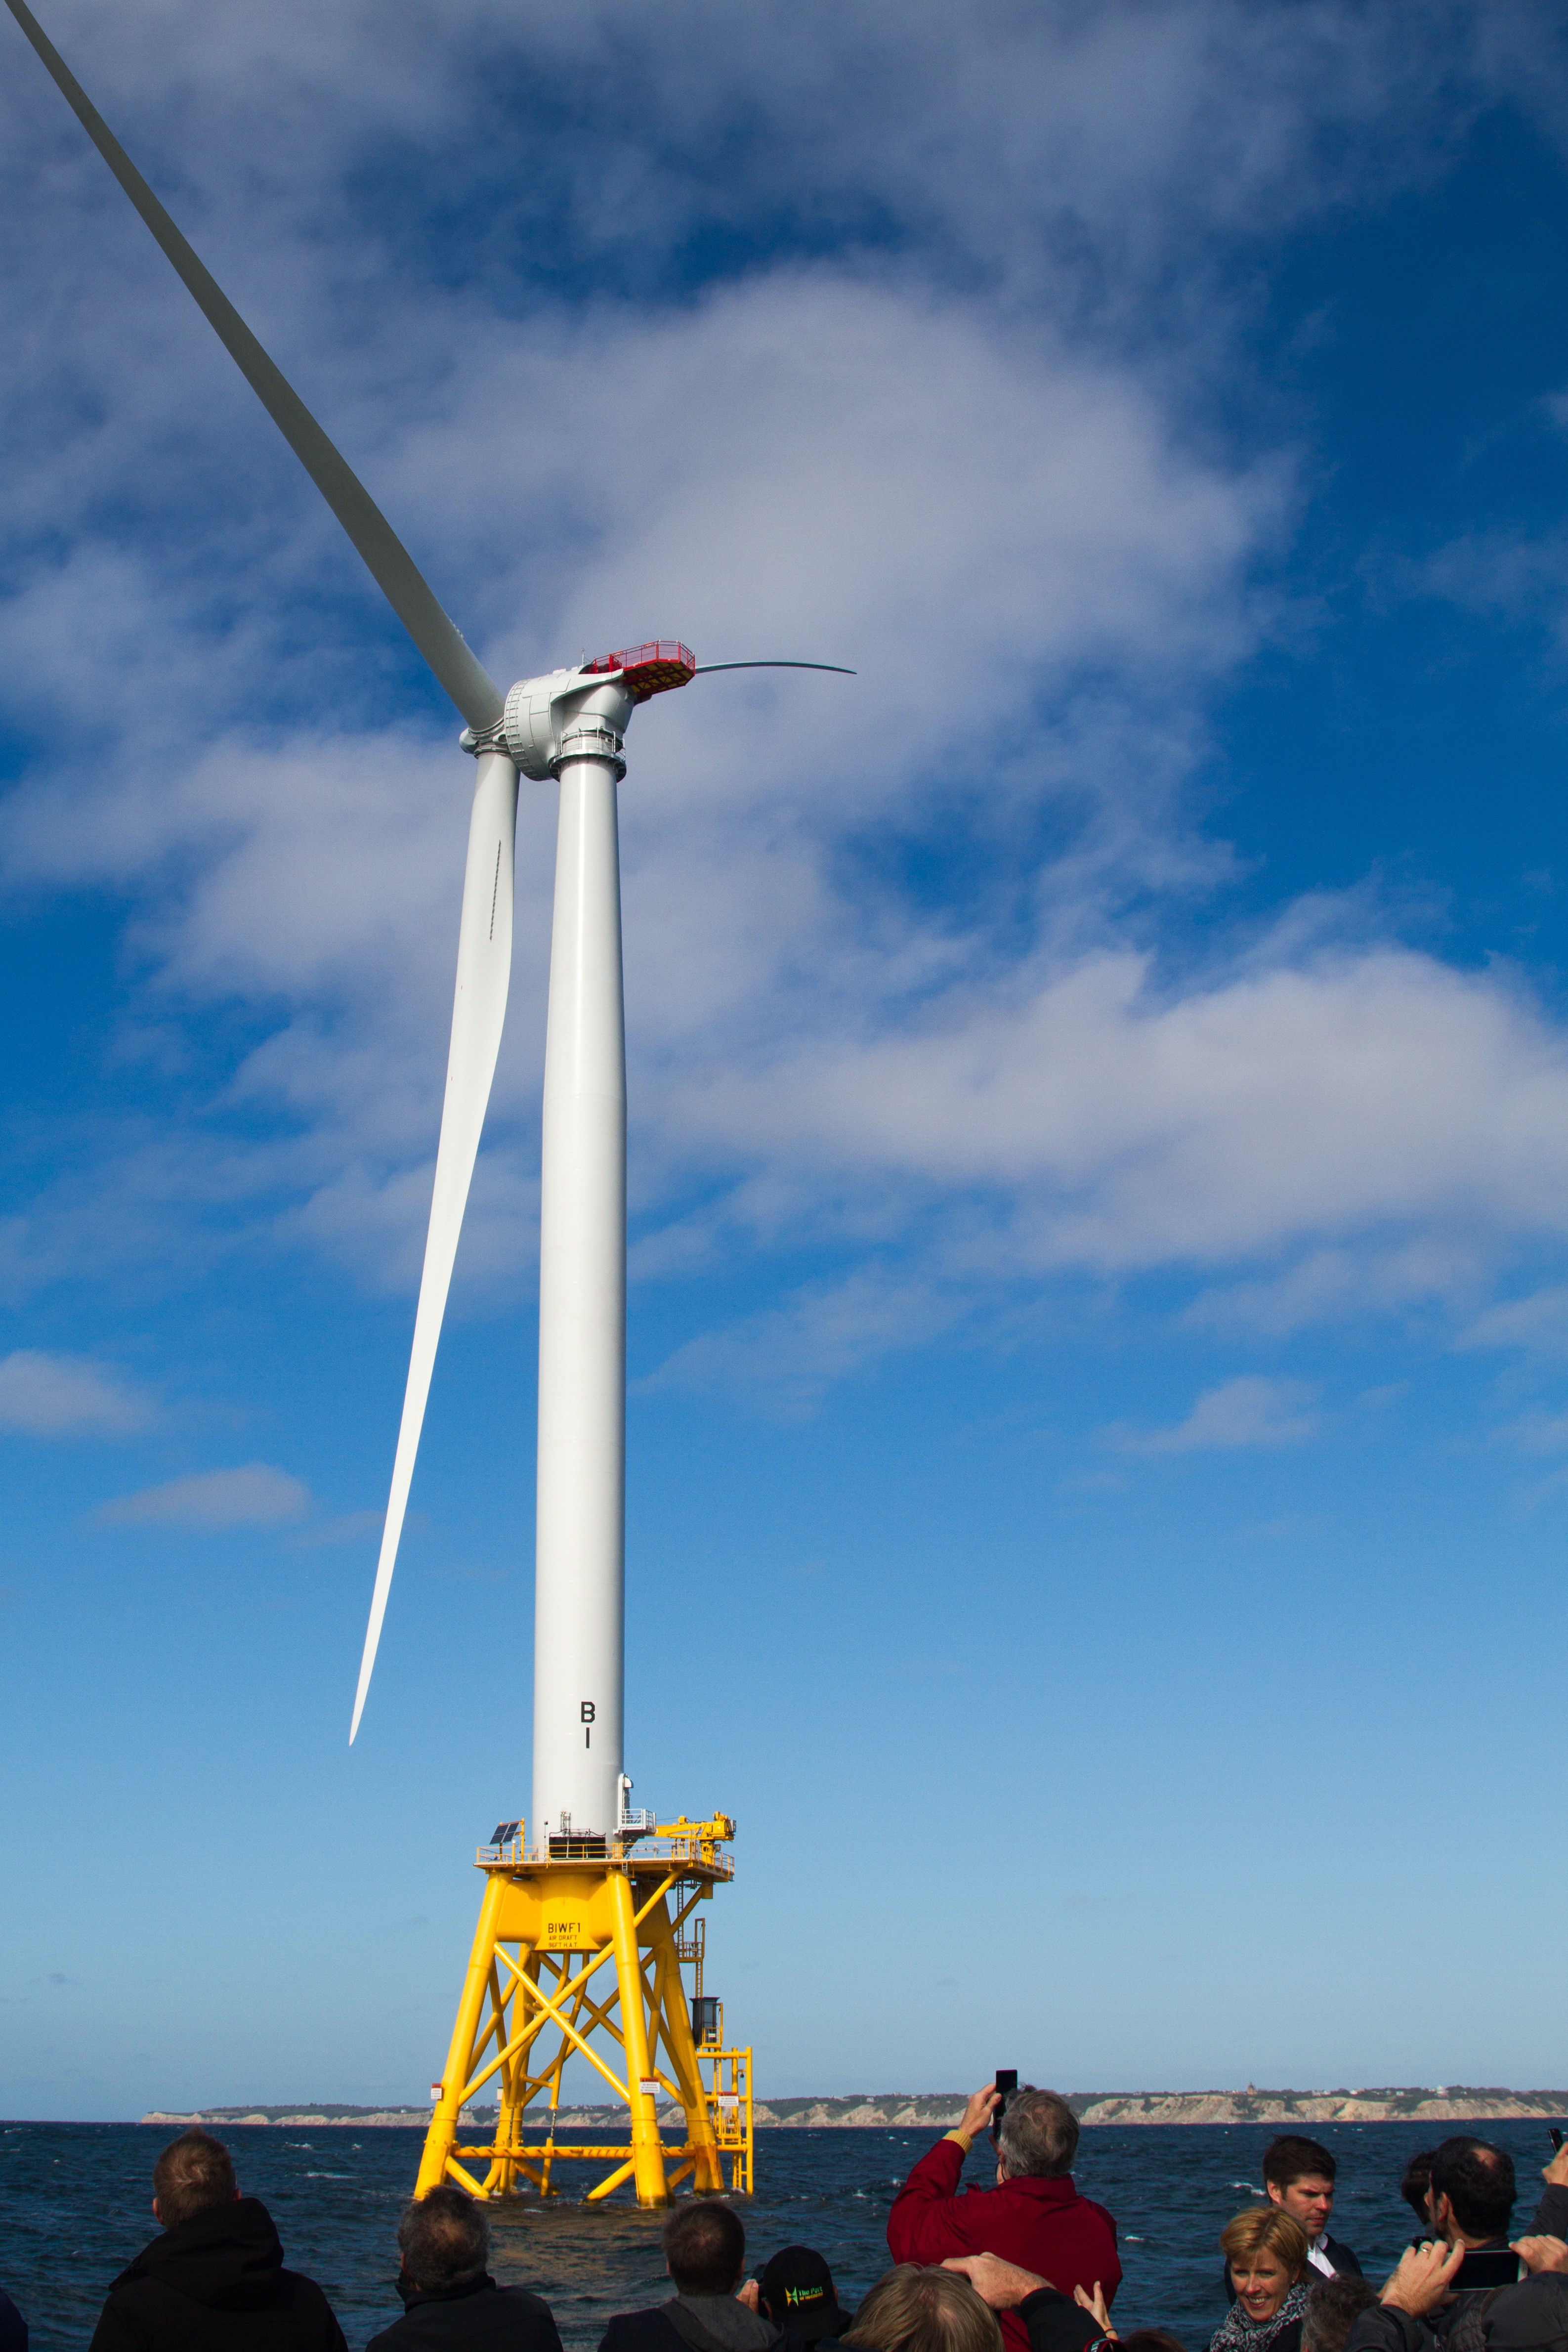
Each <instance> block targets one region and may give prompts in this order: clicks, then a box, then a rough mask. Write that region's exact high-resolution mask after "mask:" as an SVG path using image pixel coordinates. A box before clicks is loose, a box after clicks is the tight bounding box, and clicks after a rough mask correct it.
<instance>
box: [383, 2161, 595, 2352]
mask: <svg viewBox="0 0 1568 2352" xmlns="http://www.w3.org/2000/svg"><path fill="white" fill-rule="evenodd" d="M397 2242H398V2248H399V2251H400V2252H401V2253H402V2271H401V2272H400V2273H399V2275H398V2282H397V2291H398V2293H399V2294H400V2295H402V2301H403V2315H402V2318H401V2319H394V2320H393V2322H392V2326H390V2327H383V2328H382V2332H381V2334H380V2335H379V2336H371V2340H370V2343H369V2345H368V2347H366V2352H459V2347H461V2352H560V2337H559V2335H558V2334H557V2333H556V2325H555V2321H554V2320H553V2319H552V2318H551V2316H550V2308H549V2304H548V2303H543V2302H541V2301H540V2299H539V2297H538V2295H537V2294H529V2293H528V2288H527V2287H526V2286H497V2284H496V2282H495V2280H494V2279H493V2278H492V2277H491V2276H490V2273H489V2272H488V2270H487V2269H486V2263H488V2261H489V2259H490V2225H489V2223H488V2221H486V2218H485V2209H484V2207H483V2206H482V2205H477V2204H476V2203H475V2201H474V2200H473V2198H472V2197H465V2195H464V2193H463V2191H462V2189H447V2188H442V2189H431V2190H430V2192H429V2194H428V2195H427V2196H424V2197H420V2198H416V2199H415V2200H414V2202H413V2204H412V2205H408V2206H405V2207H404V2209H403V2216H402V2221H400V2222H399V2223H398V2225H397Z"/></svg>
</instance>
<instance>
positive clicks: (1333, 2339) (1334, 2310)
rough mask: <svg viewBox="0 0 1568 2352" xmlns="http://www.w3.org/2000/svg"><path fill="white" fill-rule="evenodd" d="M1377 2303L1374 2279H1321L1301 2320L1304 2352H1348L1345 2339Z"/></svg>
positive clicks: (1314, 2288) (1308, 2301)
mask: <svg viewBox="0 0 1568 2352" xmlns="http://www.w3.org/2000/svg"><path fill="white" fill-rule="evenodd" d="M1376 2301H1377V2289H1376V2288H1375V2286H1374V2285H1373V2284H1372V2281H1371V2280H1370V2279H1364V2278H1351V2277H1346V2278H1326V2279H1319V2281H1318V2283H1317V2284H1316V2286H1314V2287H1313V2289H1312V2293H1311V2294H1309V2295H1308V2297H1307V2308H1306V2311H1305V2313H1304V2314H1303V2315H1302V2319H1301V2352H1344V2339H1345V2337H1346V2336H1348V2335H1349V2334H1350V2331H1351V2329H1352V2328H1353V2327H1354V2326H1355V2323H1356V2321H1357V2320H1358V2319H1359V2318H1360V2317H1361V2315H1362V2313H1363V2312H1364V2311H1370V2310H1371V2308H1372V2306H1373V2305H1374V2304H1375V2302H1376Z"/></svg>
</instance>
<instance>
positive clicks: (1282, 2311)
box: [0, 2088, 1568, 2352]
mask: <svg viewBox="0 0 1568 2352" xmlns="http://www.w3.org/2000/svg"><path fill="white" fill-rule="evenodd" d="M986 2135H989V2137H990V2138H991V2140H992V2142H993V2146H994V2151H995V2158H996V2182H995V2186H994V2187H989V2188H983V2189H982V2188H971V2189H962V2188H961V2186H960V2182H961V2177H962V2174H963V2170H964V2166H965V2162H966V2159H967V2158H968V2156H969V2155H970V2153H971V2151H972V2150H973V2149H974V2148H975V2147H976V2146H977V2144H979V2143H980V2142H981V2140H982V2139H983V2137H985V2136H986ZM1077 2147H1078V2122H1077V2118H1076V2117H1075V2116H1074V2115H1073V2113H1072V2110H1071V2107H1070V2106H1069V2105H1068V2104H1067V2101H1066V2100H1065V2099H1063V2098H1061V2097H1059V2096H1058V2095H1057V2094H1056V2093H1055V2092H1053V2091H1040V2090H1035V2089H1032V2088H1026V2089H1024V2090H1023V2091H1019V2092H1015V2093H1012V2094H1010V2095H1009V2096H1008V2097H1007V2098H1006V2099H1005V2100H1004V2099H1003V2098H1002V2097H1001V2096H1000V2095H998V2092H997V2091H996V2090H995V2089H992V2088H988V2089H986V2090H984V2091H977V2092H976V2093H975V2095H974V2096H973V2097H972V2098H971V2099H970V2100H969V2102H968V2104H967V2107H966V2110H965V2113H964V2117H963V2120H962V2122H961V2123H960V2124H959V2125H958V2126H956V2129H954V2130H952V2131H949V2132H946V2133H945V2134H944V2135H943V2137H941V2138H940V2139H939V2140H938V2141H937V2143H936V2146H935V2147H932V2148H930V2149H928V2150H927V2152H926V2153H925V2155H924V2156H923V2157H922V2158H920V2161H919V2162H918V2163H917V2164H916V2165H915V2168H914V2170H913V2171H912V2172H911V2173H910V2175H909V2178H908V2179H907V2180H906V2181H905V2182H904V2187H903V2188H902V2189H900V2191H899V2193H898V2195H897V2197H896V2198H895V2199H894V2204H893V2208H892V2210H891V2212H890V2213H889V2216H888V2224H887V2242H888V2252H889V2253H890V2254H891V2255H892V2257H893V2267H892V2268H891V2269H890V2270H888V2271H887V2272H886V2273H884V2274H883V2277H881V2278H880V2279H878V2280H877V2282H876V2284H875V2285H874V2286H873V2288H872V2289H871V2291H870V2293H869V2294H867V2295H866V2296H865V2297H864V2298H863V2300H862V2302H861V2304H860V2305H859V2307H858V2309H856V2310H854V2311H846V2310H845V2309H844V2308H843V2306H842V2305H841V2302H840V2300H839V2294H838V2291H837V2288H836V2286H835V2284H834V2281H833V2276H832V2273H831V2269H830V2266H829V2264H828V2263H827V2262H826V2261H825V2260H824V2259H823V2257H822V2256H821V2254H820V2253H818V2252H815V2251H814V2250H813V2249H812V2248H810V2247H807V2246H785V2247H783V2248H781V2249H780V2250H779V2252H776V2253H775V2254H773V2255H772V2257H771V2258H770V2259H769V2260H768V2262H767V2263H764V2264H763V2265H762V2266H761V2268H759V2269H758V2270H757V2271H756V2272H755V2273H754V2274H752V2275H750V2276H748V2275H747V2246H746V2231H745V2228H744V2226H743V2224H742V2222H741V2220H740V2217H739V2215H738V2214H737V2211H736V2210H735V2209H734V2207H733V2206H732V2205H731V2204H729V2203H727V2201H726V2200H723V2199H722V2198H717V2197H700V2198H690V2199H686V2200H682V2202H681V2203H679V2204H678V2205H677V2206H676V2208H675V2210H674V2212H673V2213H672V2215H671V2217H670V2219H669V2221H667V2222H666V2224H665V2226H664V2234H663V2246H664V2265H665V2268H666V2270H667V2271H668V2273H669V2277H670V2284H671V2286H672V2288H673V2290H674V2291H673V2293H672V2294H670V2295H669V2296H668V2297H666V2298H665V2299H664V2301H663V2302H661V2303H659V2304H657V2305H653V2306H652V2307H651V2308H650V2309H647V2310H644V2311H635V2312H625V2313H622V2314H620V2315H618V2316H616V2317H615V2318H612V2320H611V2322H610V2324H609V2326H608V2327H607V2329H606V2330H605V2333H604V2336H603V2338H602V2340H601V2345H600V2347H599V2352H837V2347H839V2346H840V2345H843V2346H845V2347H854V2352H1110V2347H1112V2346H1113V2345H1114V2346H1118V2347H1120V2352H1186V2347H1185V2346H1184V2345H1183V2344H1182V2343H1181V2342H1180V2340H1179V2339H1178V2338H1177V2337H1176V2336H1174V2335H1172V2334H1170V2333H1169V2332H1168V2331H1167V2330H1166V2329H1164V2328H1160V2327H1138V2328H1134V2329H1129V2331H1128V2332H1127V2334H1126V2335H1125V2336H1123V2335H1120V2334H1119V2332H1118V2330H1117V2327H1116V2325H1115V2322H1114V2320H1113V2317H1112V2305H1113V2303H1114V2301H1115V2297H1116V2291H1117V2288H1118V2287H1119V2286H1120V2284H1121V2283H1122V2266H1121V2263H1120V2261H1119V2260H1118V2258H1117V2252H1116V2224H1115V2221H1113V2218H1112V2216H1111V2214H1110V2213H1109V2212H1108V2211H1107V2210H1106V2209H1105V2207H1104V2206H1103V2205H1099V2204H1096V2203H1095V2201H1094V2200H1093V2199H1092V2198H1089V2197H1084V2196H1082V2195H1080V2193H1079V2190H1078V2189H1077V2186H1076V2184H1075V2182H1074V2179H1073V2176H1072V2165H1073V2159H1074V2157H1075V2155H1076V2152H1077ZM1335 2177H1336V2176H1335V2164H1334V2159H1333V2156H1332V2155H1331V2154H1330V2152H1329V2151H1328V2149H1327V2148H1325V2147H1319V2146H1318V2144H1317V2142H1316V2141H1315V2140H1311V2139H1303V2138H1300V2137H1294V2136H1288V2137H1284V2138H1281V2139H1277V2140H1276V2141H1275V2142H1274V2144H1273V2146H1272V2147H1270V2149H1269V2150H1268V2152H1267V2154H1266V2156H1265V2157H1264V2159H1263V2195H1262V2200H1261V2201H1260V2202H1258V2203H1255V2204H1251V2205H1249V2206H1247V2207H1245V2208H1244V2209H1243V2210H1242V2211H1241V2212H1239V2213H1237V2214H1235V2215H1234V2216H1233V2217H1232V2218H1231V2220H1230V2221H1228V2222H1227V2224H1226V2225H1225V2227H1224V2228H1223V2229H1222V2230H1221V2231H1219V2233H1218V2247H1219V2250H1220V2251H1221V2252H1223V2254H1224V2258H1225V2262H1224V2271H1223V2273H1222V2277H1221V2278H1219V2279H1217V2282H1216V2299H1217V2301H1218V2291H1219V2287H1220V2285H1221V2284H1222V2285H1223V2290H1224V2295H1225V2298H1226V2301H1227V2303H1228V2313H1227V2315H1226V2317H1225V2318H1224V2319H1223V2320H1222V2321H1221V2322H1220V2325H1219V2326H1218V2328H1217V2329H1216V2330H1215V2332H1214V2334H1213V2335H1212V2336H1210V2337H1209V2338H1208V2342H1207V2352H1568V2148H1561V2149H1559V2151H1558V2153H1557V2155H1556V2156H1555V2157H1554V2158H1553V2159H1552V2162H1551V2163H1550V2164H1549V2165H1548V2166H1546V2167H1545V2168H1544V2178H1545V2182H1546V2188H1545V2193H1544V2194H1543V2196H1542V2199H1541V2201H1540V2204H1539V2206H1538V2207H1537V2210H1536V2212H1535V2215H1534V2219H1533V2221H1532V2223H1531V2229H1530V2230H1529V2231H1527V2232H1526V2233H1525V2234H1524V2235H1522V2236H1521V2237H1519V2238H1516V2239H1512V2240H1511V2239H1510V2236H1509V2231H1510V2229H1511V2224H1512V2219H1513V2209H1514V2206H1515V2203H1516V2201H1517V2188H1516V2183H1515V2179H1514V2169H1513V2161H1512V2158H1511V2157H1510V2156H1509V2154H1508V2152H1507V2150H1506V2149H1504V2148H1500V2147H1492V2146H1491V2145H1490V2144H1489V2143H1488V2142H1487V2141H1485V2140H1481V2139H1474V2138H1470V2137H1456V2138H1452V2139H1446V2140H1445V2141H1444V2142H1443V2143H1442V2145H1441V2146H1440V2147H1436V2148H1432V2149H1429V2150H1426V2151H1424V2152H1423V2153H1422V2154H1420V2155H1419V2156H1416V2157H1415V2158H1413V2159H1412V2160H1411V2162H1410V2164H1409V2166H1408V2167H1407V2168H1406V2174H1405V2178H1404V2179H1403V2181H1402V2182H1401V2184H1400V2193H1401V2195H1402V2196H1403V2197H1404V2198H1405V2200H1406V2202H1407V2203H1408V2205H1409V2206H1410V2208H1411V2210H1412V2212H1413V2213H1414V2215H1415V2217H1416V2223H1417V2228H1416V2234H1415V2235H1414V2236H1413V2237H1412V2239H1411V2241H1410V2243H1409V2244H1408V2246H1406V2249H1405V2251H1404V2252H1403V2254H1402V2255H1401V2257H1400V2260H1399V2262H1398V2264H1397V2266H1396V2268H1395V2270H1394V2271H1393V2272H1392V2273H1391V2274H1390V2275H1389V2277H1388V2278H1387V2279H1386V2280H1385V2283H1384V2284H1383V2285H1382V2286H1381V2287H1377V2286H1375V2285H1374V2284H1373V2283H1372V2281H1371V2280H1370V2279H1368V2278H1365V2277H1364V2275H1363V2273H1362V2269H1361V2264H1360V2263H1358V2262H1357V2260H1356V2258H1355V2256H1354V2253H1353V2252H1351V2250H1350V2248H1349V2247H1348V2246H1347V2245H1344V2244H1343V2243H1342V2242H1341V2241H1340V2240H1339V2239H1337V2238H1335V2237H1333V2236H1331V2234H1330V2232H1329V2227H1328V2224H1329V2217H1330V2215H1331V2214H1332V2212H1333V2202H1334V2186H1335ZM152 2189H153V2197H152V2212H153V2218H154V2219H155V2220H156V2221H157V2222H158V2223H159V2234H158V2236H157V2237H155V2238H154V2239H153V2240H152V2242H151V2243H150V2244H149V2245H147V2246H146V2247H144V2248H143V2250H142V2252H141V2253H140V2254H138V2255H137V2257H136V2259H135V2261H134V2262H132V2263H131V2264H130V2265H129V2267H128V2268H127V2269H125V2270H123V2271H122V2272H121V2273H120V2276H119V2277H118V2278H117V2279H116V2280H115V2281H114V2282H113V2284H111V2285H110V2289H109V2293H108V2296H107V2298H106V2300H105V2303H104V2306H103V2311H102V2315H101V2316H100V2317H99V2322H98V2326H97V2328H96V2330H95V2332H94V2334H93V2337H92V2343H91V2352H347V2346H346V2344H345V2340H344V2336H343V2331H342V2329H341V2327H340V2326H339V2324H338V2320H337V2317H336V2315H335V2314H334V2313H333V2310H332V2308H331V2305H330V2304H329V2301H328V2299H327V2297H326V2295H325V2294H323V2292H322V2290H321V2289H320V2287H319V2286H318V2285H317V2284H315V2282H314V2281H313V2280H311V2279H308V2278H305V2277H303V2276H301V2275H300V2273H298V2272H295V2271H290V2270H288V2269H286V2268H285V2266H284V2261H283V2247H282V2245H281V2243H280V2242H279V2239H278V2235H277V2230H276V2229H275V2228H274V2226H273V2223H272V2220H271V2217H270V2215H269V2214H268V2213H267V2208H266V2207H265V2206H264V2205H263V2204H262V2203H261V2202H260V2200H258V2199H256V2198H254V2197H246V2196H243V2195H242V2194H241V2192H240V2188H239V2183H238V2181H237V2180H236V2179H235V2169H234V2164H233V2161H232V2159H231V2158H230V2156H229V2153H228V2150H227V2149H226V2148H225V2147H224V2146H223V2145H222V2143H221V2142H220V2141H218V2140H216V2139H214V2137H212V2135H211V2134H210V2133H208V2132H204V2131H201V2130H191V2131H186V2132H183V2133H182V2134H181V2136H180V2137H179V2138H178V2139H176V2140H173V2141H172V2142H171V2143H170V2145H169V2146H168V2147H166V2148H165V2149H164V2150H163V2152H162V2155H161V2156H160V2157H159V2158H158V2161H157V2164H156V2165H155V2166H154V2168H153V2173H152ZM397 2244H398V2252H399V2255H400V2264H399V2272H398V2279H397V2291H398V2295H399V2297H400V2299H401V2301H402V2306H403V2308H402V2316H401V2317H400V2318H396V2319H394V2320H393V2321H392V2324H391V2326H387V2327H385V2328H383V2329H382V2331H381V2333H380V2334H379V2335H377V2336H372V2337H371V2342H370V2345H369V2347H368V2352H561V2343H560V2337H559V2333H558V2332H557V2328H556V2324H555V2320H554V2318H553V2316H552V2315H551V2313H550V2309H549V2305H548V2304H547V2303H546V2302H545V2301H544V2300H543V2298H542V2297H541V2296H539V2295H537V2294H532V2293H531V2292H530V2291H529V2290H528V2288H527V2287H522V2286H498V2285H497V2283H496V2281H495V2279H494V2278H493V2277H492V2276H491V2275H490V2270H489V2254H490V2233H489V2224H488V2221H487V2219H486V2210H485V2206H484V2204H483V2203H482V2202H481V2201H479V2200H476V2199H475V2198H471V2197H469V2196H467V2195H465V2193H464V2191H463V2190H461V2189H455V2188H440V2189H432V2190H431V2191H430V2192H429V2193H428V2194H427V2195H426V2196H424V2197H423V2198H421V2199H418V2200H415V2201H414V2202H413V2203H412V2204H410V2205H409V2206H408V2207H407V2208H406V2209H405V2210H404V2212H403V2215H402V2220H401V2221H400V2222H399V2225H398V2231H397ZM26 2345H27V2330H26V2323H25V2321H24V2319H23V2317H22V2315H21V2314H20V2313H19V2312H18V2311H17V2310H16V2305H14V2304H13V2303H11V2302H10V2300H9V2299H8V2298H7V2297H6V2296H5V2294H0V2352H26Z"/></svg>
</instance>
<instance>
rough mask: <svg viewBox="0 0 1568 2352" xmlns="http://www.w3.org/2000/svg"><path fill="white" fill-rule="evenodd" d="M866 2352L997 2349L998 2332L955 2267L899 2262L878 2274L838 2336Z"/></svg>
mask: <svg viewBox="0 0 1568 2352" xmlns="http://www.w3.org/2000/svg"><path fill="white" fill-rule="evenodd" d="M842 2341H843V2342H844V2343H846V2344H858V2345H864V2346H865V2347H867V2352H1002V2331H1001V2328H1000V2327H999V2326H998V2323H997V2315H996V2313H995V2312H994V2311H993V2310H992V2309H991V2307H990V2305H989V2304H988V2303H983V2302H982V2301H981V2300H980V2297H979V2296H978V2295H977V2294H976V2292H975V2290H974V2288H973V2287H972V2286H971V2285H970V2284H969V2282H968V2280H967V2278H966V2277H965V2276H964V2275H963V2273H962V2272H961V2271H945V2270H940V2269H936V2270H922V2269H920V2268H918V2267H917V2266H916V2264H915V2263H899V2264H898V2267H897V2268H896V2270H891V2271H887V2272H885V2273H883V2276H882V2277H881V2278H879V2279H878V2281H877V2283H876V2284H875V2285H874V2286H873V2289H872V2291H871V2293H870V2294H868V2295H867V2297H866V2299H865V2301H864V2302H863V2303H862V2305H861V2307H860V2309H859V2310H858V2311H857V2312H856V2314H855V2324H854V2326H852V2328H851V2330H850V2332H849V2334H848V2335H847V2336H844V2337H843V2338H842Z"/></svg>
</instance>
